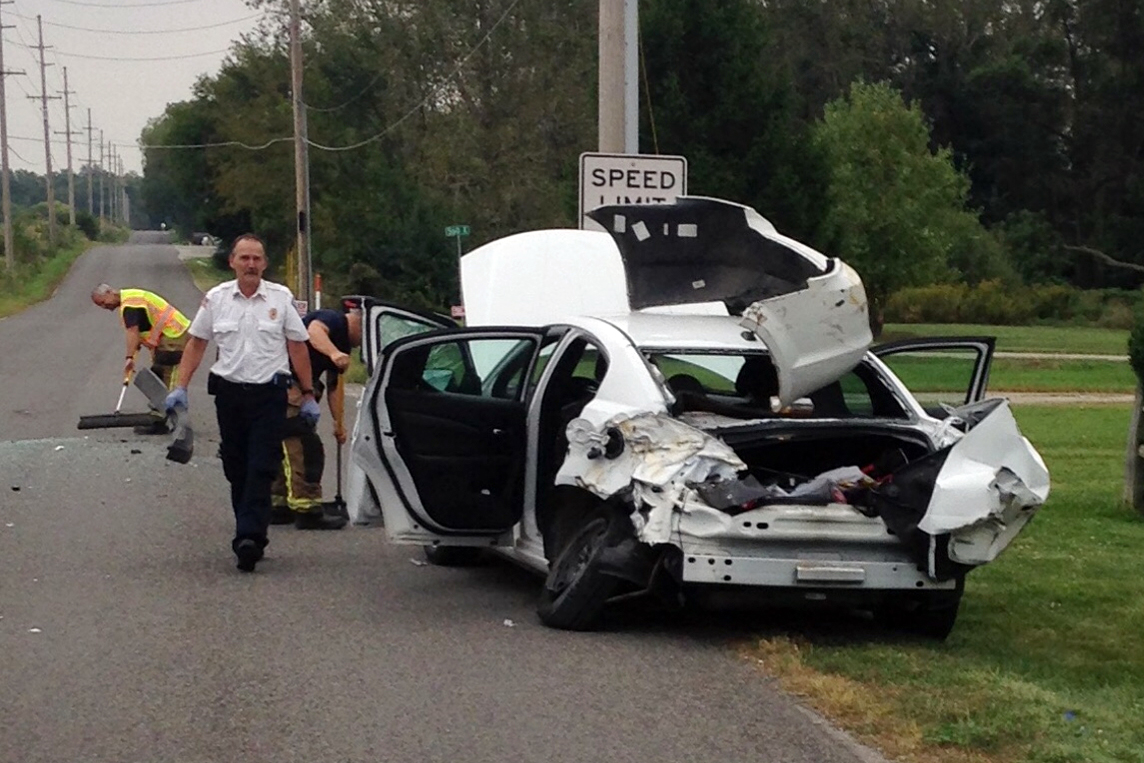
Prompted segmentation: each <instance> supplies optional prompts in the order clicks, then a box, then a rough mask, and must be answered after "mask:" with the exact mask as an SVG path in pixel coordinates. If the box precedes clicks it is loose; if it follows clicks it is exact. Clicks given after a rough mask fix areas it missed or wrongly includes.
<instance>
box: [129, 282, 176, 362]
mask: <svg viewBox="0 0 1144 763" xmlns="http://www.w3.org/2000/svg"><path fill="white" fill-rule="evenodd" d="M128 307H131V308H142V309H144V310H146V311H147V319H148V320H149V321H151V331H150V332H149V333H148V334H147V336H146V337H144V338H143V344H144V345H146V346H147V347H148V348H150V349H152V350H153V349H155V348H156V347H158V346H159V340H160V339H162V337H163V336H164V335H166V336H168V337H171V338H172V339H174V338H176V337H180V336H182V335H183V332H185V331H186V330H187V328H188V327H189V326H190V325H191V322H190V321H189V320H187V317H186V316H185V315H183V314H182V313H180V312H179V311H178V310H176V309H175V308H174V307H173V306H172V305H171V304H169V303H168V302H167V300H165V299H163V298H162V297H160V296H159V295H158V294H152V293H151V292H149V291H144V290H143V289H121V290H120V291H119V317H120V318H122V317H123V310H124V308H128Z"/></svg>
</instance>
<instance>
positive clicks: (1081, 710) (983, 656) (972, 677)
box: [744, 406, 1144, 763]
mask: <svg viewBox="0 0 1144 763" xmlns="http://www.w3.org/2000/svg"><path fill="white" fill-rule="evenodd" d="M1015 412H1016V415H1017V418H1018V420H1019V422H1020V424H1021V427H1022V429H1023V431H1024V432H1025V434H1026V435H1027V436H1028V437H1029V438H1030V440H1031V441H1032V442H1033V443H1034V444H1035V445H1036V446H1037V448H1038V450H1039V451H1040V452H1041V454H1042V455H1043V456H1044V458H1045V461H1046V463H1047V464H1048V467H1049V471H1050V473H1051V475H1052V480H1053V487H1052V495H1051V496H1050V498H1049V501H1048V503H1047V504H1046V505H1045V506H1044V507H1043V508H1042V509H1041V510H1040V512H1039V514H1038V516H1037V517H1036V518H1035V519H1034V520H1033V522H1032V523H1031V524H1030V525H1029V526H1028V527H1027V528H1026V529H1025V531H1024V532H1023V533H1022V534H1021V535H1020V536H1019V537H1018V538H1017V539H1016V540H1015V541H1014V543H1013V546H1012V547H1010V548H1009V549H1008V550H1007V551H1006V552H1005V553H1004V554H1003V555H1002V556H1001V557H1000V558H999V559H997V560H996V561H995V562H993V563H991V564H989V565H986V566H985V567H982V568H981V569H979V570H977V571H975V572H974V573H972V574H971V575H970V576H969V578H968V580H967V583H966V593H965V598H964V601H963V603H962V610H961V615H960V617H959V619H958V623H957V625H956V627H955V628H954V631H953V634H952V635H951V636H950V637H949V639H948V640H947V641H946V642H945V643H943V644H936V643H926V642H918V641H909V640H902V639H895V638H894V637H893V636H891V635H889V634H886V633H884V632H880V631H878V630H876V629H874V628H873V627H872V626H865V625H864V624H863V623H862V622H851V621H845V622H842V623H840V622H839V621H838V620H832V621H814V620H808V621H806V622H802V623H799V622H797V621H794V622H793V627H792V628H789V629H787V630H786V631H785V632H784V630H783V628H782V627H780V626H776V627H775V628H774V629H772V630H770V631H769V632H765V633H762V634H760V635H759V637H758V638H757V639H755V640H753V642H752V643H751V644H750V645H748V646H747V647H745V648H744V653H745V655H747V656H748V657H749V658H750V659H752V660H757V661H758V662H759V664H760V665H761V667H762V669H763V670H765V671H766V672H767V673H770V674H772V675H775V676H777V677H778V678H779V679H780V681H781V682H782V684H783V686H784V687H785V688H787V689H788V690H790V691H792V692H794V693H795V694H798V695H800V696H802V697H804V698H805V701H806V703H807V704H809V705H811V706H813V707H816V708H818V709H819V710H821V711H822V712H823V713H824V714H826V715H827V716H828V717H830V718H832V719H833V720H835V721H836V722H837V723H839V724H840V725H841V726H843V727H845V728H848V729H849V730H851V731H852V732H854V733H855V734H856V735H857V736H859V737H860V738H862V739H864V740H866V741H868V742H870V743H872V744H874V745H875V746H877V747H879V748H881V749H882V750H884V751H885V752H886V753H887V754H888V755H890V756H892V757H894V758H896V759H897V760H902V761H925V762H927V763H930V762H934V763H936V762H939V761H940V762H942V763H945V762H952V761H994V762H995V763H997V762H1003V763H1008V762H1010V761H1036V762H1038V763H1042V762H1043V763H1049V762H1052V763H1072V762H1074V761H1075V762H1076V763H1082V762H1084V763H1089V762H1093V763H1099V762H1103V761H1125V762H1132V761H1135V762H1140V761H1144V724H1142V723H1141V719H1144V597H1142V596H1141V595H1140V587H1141V583H1142V581H1144V553H1142V550H1144V521H1142V519H1141V517H1139V516H1137V515H1136V514H1134V513H1133V512H1132V511H1131V510H1129V509H1128V508H1126V507H1124V506H1123V505H1122V504H1121V501H1120V493H1121V487H1122V477H1123V470H1124V441H1125V437H1126V434H1127V429H1128V423H1129V416H1130V409H1129V407H1128V406H1091V407H1081V406H1077V407H1065V406H1053V407H1018V408H1016V409H1015Z"/></svg>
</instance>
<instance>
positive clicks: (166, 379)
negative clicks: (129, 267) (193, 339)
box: [91, 283, 191, 434]
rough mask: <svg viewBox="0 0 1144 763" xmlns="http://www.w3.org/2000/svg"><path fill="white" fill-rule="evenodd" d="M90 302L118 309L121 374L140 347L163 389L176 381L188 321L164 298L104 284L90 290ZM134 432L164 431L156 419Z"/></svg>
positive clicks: (132, 362) (132, 366)
mask: <svg viewBox="0 0 1144 763" xmlns="http://www.w3.org/2000/svg"><path fill="white" fill-rule="evenodd" d="M91 301H92V302H94V303H95V304H97V305H99V306H100V307H102V308H104V309H105V310H119V317H120V320H122V321H123V328H124V329H125V331H126V333H127V352H126V358H127V360H126V362H125V363H124V364H123V376H124V377H125V378H126V377H128V376H130V375H131V373H132V372H133V371H134V370H135V356H136V355H137V354H138V353H139V348H140V347H146V348H147V349H148V350H150V352H151V370H152V371H154V372H155V375H156V376H158V377H159V378H160V379H162V380H163V384H165V385H166V386H167V389H174V388H175V386H176V385H177V384H178V365H179V361H181V360H182V359H183V349H184V348H185V347H186V346H187V327H188V326H190V323H191V322H190V321H189V320H187V317H186V316H185V315H183V314H182V313H181V312H179V311H178V310H177V309H175V307H174V306H173V305H172V304H170V303H169V302H167V300H165V299H163V298H162V297H160V296H159V295H158V294H155V293H153V292H150V291H145V290H143V289H113V288H111V287H110V286H108V285H107V284H105V283H101V284H100V285H99V286H96V287H95V288H94V289H93V290H92V292H91ZM135 431H136V433H137V434H165V433H166V431H167V424H166V422H164V421H162V420H160V421H156V422H155V423H154V424H153V425H151V426H149V427H136V428H135Z"/></svg>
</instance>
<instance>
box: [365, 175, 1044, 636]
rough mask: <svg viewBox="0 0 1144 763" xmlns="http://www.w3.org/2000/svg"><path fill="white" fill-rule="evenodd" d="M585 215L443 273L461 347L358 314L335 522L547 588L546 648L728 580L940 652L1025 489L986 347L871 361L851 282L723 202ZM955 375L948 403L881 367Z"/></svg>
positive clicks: (933, 344)
mask: <svg viewBox="0 0 1144 763" xmlns="http://www.w3.org/2000/svg"><path fill="white" fill-rule="evenodd" d="M592 217H593V218H594V219H595V220H596V221H597V222H599V223H601V224H602V225H603V226H604V228H605V229H606V230H607V233H602V232H592V231H581V230H543V231H532V232H528V233H521V234H517V235H514V236H509V237H507V238H504V239H500V240H497V241H493V242H491V243H489V244H486V245H485V246H482V247H480V248H478V249H476V250H474V251H473V252H471V253H469V254H468V255H466V256H465V257H463V258H462V263H461V275H462V286H463V294H464V299H465V310H466V316H467V326H466V327H465V328H446V327H442V325H441V323H440V321H438V320H437V319H436V318H434V317H433V316H430V315H426V314H418V313H414V312H411V311H407V310H403V309H401V308H399V307H396V306H394V305H391V304H387V303H383V302H379V301H375V300H369V299H367V300H365V304H366V310H367V318H366V320H365V322H364V323H365V340H364V342H363V357H364V358H365V360H366V364H367V367H368V368H369V369H370V372H371V373H370V379H369V382H368V384H367V386H366V389H365V392H364V396H363V402H362V407H361V410H360V414H359V420H358V428H357V432H356V434H355V441H354V445H353V458H354V462H355V466H356V467H357V468H360V470H361V472H362V473H363V474H364V477H365V479H366V480H367V481H368V484H369V487H370V488H372V489H371V490H369V491H363V494H364V496H365V498H364V500H365V502H366V503H368V504H369V505H368V506H365V507H364V508H359V510H358V511H357V515H358V516H359V517H368V516H369V515H370V514H380V515H384V522H385V528H386V532H387V534H388V537H389V539H390V540H391V541H393V542H396V543H412V544H419V545H423V546H425V547H426V552H427V554H428V557H429V559H430V561H432V562H434V563H438V564H460V563H465V562H469V561H473V560H474V559H475V558H476V555H477V554H480V553H483V552H484V550H485V549H492V550H493V551H495V552H496V553H499V554H502V555H504V556H506V557H509V558H511V559H513V560H515V561H517V562H520V563H523V564H524V565H526V566H528V567H530V568H533V569H535V570H536V571H538V572H540V573H543V574H544V575H545V582H544V587H543V589H542V592H541V596H540V603H539V607H538V612H539V616H540V619H541V620H542V621H543V622H544V623H546V624H548V625H551V626H554V627H558V628H568V629H587V628H592V627H595V626H596V625H597V624H598V623H599V621H600V618H601V616H602V615H603V614H604V613H605V612H606V608H607V605H608V602H609V600H610V599H613V598H614V597H617V596H620V595H630V594H635V593H640V592H643V593H646V594H647V595H648V596H652V597H656V598H658V599H659V600H662V601H663V602H665V603H668V604H671V605H678V604H680V603H682V602H684V601H687V600H688V599H689V598H694V597H696V596H697V595H701V594H703V593H704V592H709V591H711V590H714V589H720V588H722V589H723V590H727V589H729V588H731V587H734V588H738V589H742V588H744V587H750V588H755V589H759V590H760V591H762V592H765V593H766V594H767V595H774V596H776V597H777V596H779V595H782V596H784V597H785V599H787V600H789V598H790V595H792V594H793V596H795V597H797V598H800V599H805V600H809V601H822V600H826V601H832V600H837V601H839V602H845V603H848V604H852V605H858V606H864V607H868V608H870V609H872V610H873V611H875V613H877V614H878V615H880V616H881V617H883V618H885V619H886V620H887V621H890V622H893V623H895V624H898V625H901V626H904V627H906V628H908V629H910V630H913V631H915V632H918V633H922V634H926V635H930V636H934V637H938V638H944V637H945V636H946V635H947V634H948V633H949V631H950V630H951V629H952V627H953V624H954V620H955V618H956V615H957V609H958V604H959V602H960V599H961V595H962V591H963V581H964V578H965V575H966V573H967V572H969V571H970V570H972V569H973V568H974V567H977V566H979V565H981V564H984V563H986V562H988V561H990V560H992V559H994V558H995V557H996V556H997V554H999V553H1000V552H1001V551H1002V549H1004V548H1005V547H1006V546H1007V545H1008V544H1009V543H1010V541H1011V540H1012V539H1013V538H1014V536H1015V535H1016V534H1017V533H1018V532H1020V530H1021V528H1022V527H1024V525H1025V524H1026V523H1027V522H1028V521H1029V519H1030V518H1031V517H1032V516H1033V514H1034V513H1035V512H1036V510H1037V508H1038V507H1039V506H1040V505H1041V504H1043V503H1044V501H1045V499H1046V498H1047V496H1048V491H1049V480H1048V472H1047V470H1046V469H1045V466H1044V463H1043V461H1042V460H1041V458H1040V456H1039V455H1038V454H1037V452H1036V451H1035V450H1034V449H1033V447H1032V446H1031V445H1030V444H1029V442H1028V441H1027V440H1026V439H1025V438H1024V437H1022V436H1021V434H1020V432H1019V430H1018V428H1017V426H1016V422H1015V421H1014V419H1013V416H1012V414H1011V412H1010V410H1009V407H1008V403H1007V402H1006V401H1005V400H1002V399H993V400H983V397H984V390H985V385H986V381H987V377H988V369H989V362H990V358H991V356H992V351H993V343H992V340H991V339H989V338H959V339H937V340H922V341H918V342H911V343H905V344H903V343H897V344H893V345H886V346H883V347H880V348H875V349H874V350H870V342H871V336H870V332H869V323H868V315H867V306H866V297H865V292H864V290H863V287H862V283H861V280H860V279H859V277H858V275H857V274H856V273H855V272H854V271H853V270H852V269H851V268H850V267H848V266H847V265H846V264H845V263H843V262H841V261H839V260H838V259H836V258H830V257H826V256H824V255H822V254H820V253H818V252H816V251H814V250H813V249H810V248H809V247H807V246H805V245H803V244H800V243H798V242H796V241H793V240H791V239H789V238H786V237H784V236H782V235H781V234H779V233H777V232H776V231H775V229H774V227H773V226H772V225H771V224H770V223H769V222H768V221H767V220H765V219H764V218H763V217H761V216H760V215H759V214H758V213H757V212H755V211H754V210H751V209H749V208H746V207H743V206H740V205H737V204H732V203H730V202H726V201H721V200H717V199H707V198H700V197H685V198H682V199H679V200H678V201H677V202H675V203H673V204H669V205H650V206H619V207H605V208H601V209H598V210H595V211H594V212H593V213H592ZM883 358H885V359H886V360H885V361H884V360H883ZM958 360H960V361H962V362H963V363H964V368H965V372H966V373H965V381H966V385H965V391H964V397H962V396H960V395H959V399H958V400H956V401H953V402H954V403H955V405H948V404H946V405H937V404H930V405H926V406H923V404H922V403H921V402H919V400H918V399H917V398H916V397H915V396H914V395H913V394H911V392H910V391H909V390H907V388H906V386H905V385H904V384H903V383H902V381H901V380H900V379H899V377H898V375H896V374H895V373H894V372H893V371H892V370H891V366H893V367H895V368H899V369H905V371H903V375H905V373H906V372H909V373H914V374H916V373H917V372H918V371H917V369H918V364H919V363H923V364H924V363H929V364H931V365H932V364H933V363H934V362H935V361H936V362H939V363H943V364H944V365H943V368H946V369H948V368H949V367H950V365H951V364H952V363H954V362H955V361H958ZM921 378H924V376H923V377H921ZM933 402H934V403H937V401H933ZM944 402H945V403H948V402H950V401H944Z"/></svg>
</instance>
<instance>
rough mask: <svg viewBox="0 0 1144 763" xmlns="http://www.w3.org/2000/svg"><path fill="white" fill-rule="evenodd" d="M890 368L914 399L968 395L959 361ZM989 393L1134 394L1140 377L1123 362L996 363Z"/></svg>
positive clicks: (892, 361) (910, 361)
mask: <svg viewBox="0 0 1144 763" xmlns="http://www.w3.org/2000/svg"><path fill="white" fill-rule="evenodd" d="M887 363H888V365H889V366H890V368H891V369H893V371H894V373H895V374H897V376H898V378H900V379H901V380H902V381H903V382H905V384H906V386H907V387H908V388H909V389H910V390H911V391H913V392H914V393H915V394H918V393H925V392H957V393H961V392H963V391H964V390H965V388H966V384H967V380H968V379H969V375H970V373H971V371H970V369H969V368H968V364H966V363H965V362H963V361H961V360H958V359H956V358H945V357H930V358H925V357H897V356H891V357H890V358H888V359H887ZM989 389H990V390H993V391H997V392H1091V393H1132V392H1134V391H1135V389H1136V377H1135V375H1134V374H1133V373H1132V368H1131V367H1130V366H1129V365H1128V364H1127V363H1125V362H1122V361H1109V360H1057V359H1054V358H997V357H995V358H994V359H993V365H992V366H991V368H990V373H989Z"/></svg>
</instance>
